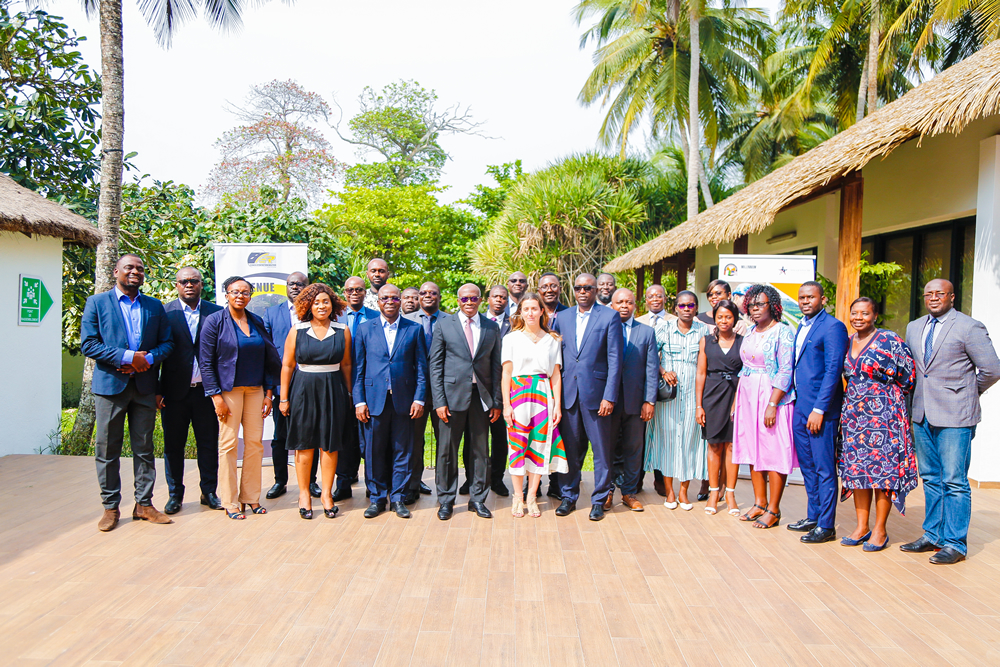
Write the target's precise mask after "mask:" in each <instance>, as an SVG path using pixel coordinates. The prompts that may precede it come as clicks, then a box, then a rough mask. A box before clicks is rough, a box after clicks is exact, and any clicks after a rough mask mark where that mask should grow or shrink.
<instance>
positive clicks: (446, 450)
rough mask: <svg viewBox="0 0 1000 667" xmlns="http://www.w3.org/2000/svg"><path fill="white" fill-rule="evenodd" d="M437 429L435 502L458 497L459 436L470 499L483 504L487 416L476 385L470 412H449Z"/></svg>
mask: <svg viewBox="0 0 1000 667" xmlns="http://www.w3.org/2000/svg"><path fill="white" fill-rule="evenodd" d="M438 429H440V430H439V433H440V434H441V445H440V446H439V447H438V452H437V470H436V471H435V478H436V482H437V495H438V502H439V503H441V504H444V503H454V502H455V496H457V495H458V450H459V446H460V445H461V444H462V436H465V455H466V456H465V457H464V458H465V466H466V467H465V476H466V479H469V480H471V483H470V485H469V495H470V499H471V500H473V501H474V502H484V501H485V500H486V494H487V493H488V492H489V489H490V487H489V484H490V446H489V434H490V413H489V412H486V411H484V410H483V404H482V401H481V400H480V398H479V388H478V387H477V386H476V385H475V384H473V385H472V401H471V403H470V405H469V409H468V410H459V411H455V412H452V413H451V416H450V417H449V418H448V421H447V422H444V421H442V422H441V423H440V424H439V425H438Z"/></svg>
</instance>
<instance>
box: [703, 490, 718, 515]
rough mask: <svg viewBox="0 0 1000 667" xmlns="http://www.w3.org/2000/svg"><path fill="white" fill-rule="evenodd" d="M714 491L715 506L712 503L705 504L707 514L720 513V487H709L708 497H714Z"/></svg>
mask: <svg viewBox="0 0 1000 667" xmlns="http://www.w3.org/2000/svg"><path fill="white" fill-rule="evenodd" d="M712 493H715V507H712V506H711V505H705V514H709V515H713V514H718V513H719V487H717V486H710V487H708V497H709V499H711V498H712Z"/></svg>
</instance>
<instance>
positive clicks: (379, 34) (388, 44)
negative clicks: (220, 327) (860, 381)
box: [47, 0, 779, 200]
mask: <svg viewBox="0 0 1000 667" xmlns="http://www.w3.org/2000/svg"><path fill="white" fill-rule="evenodd" d="M80 4H81V3H80V2H79V0H50V1H49V3H48V5H47V8H48V10H49V11H50V12H51V13H52V14H57V15H61V16H63V17H64V18H65V19H66V22H67V23H68V24H69V25H70V26H71V27H72V28H74V29H75V30H76V31H77V32H78V33H79V34H81V35H86V36H87V38H88V41H87V42H85V43H84V44H82V45H81V50H82V51H83V53H84V56H85V58H86V59H87V61H88V62H89V63H90V64H91V66H93V67H94V68H95V69H97V70H98V71H99V69H100V33H99V27H98V22H97V20H96V18H95V19H87V18H86V17H85V16H84V14H83V12H82V10H81V9H80ZM123 4H124V6H125V80H126V85H125V88H126V92H125V105H126V112H125V129H126V132H125V151H126V153H127V152H130V151H138V153H139V156H138V157H137V158H136V159H135V163H136V164H137V166H139V167H140V168H141V170H142V171H143V172H145V173H149V174H151V175H153V176H154V177H156V178H159V179H163V180H167V179H172V180H174V181H178V182H183V183H187V184H189V185H192V186H194V187H195V188H200V186H202V185H204V184H205V181H206V178H207V175H208V173H209V171H210V170H211V168H212V165H213V163H214V162H215V161H216V159H217V157H218V154H217V152H216V150H215V148H214V147H213V143H214V141H215V140H216V139H217V138H218V137H219V136H220V135H221V134H222V133H223V132H224V131H225V130H226V129H228V128H230V127H232V126H234V125H235V124H236V121H235V119H234V118H233V117H232V116H231V115H229V114H228V113H227V112H226V111H224V109H223V106H224V104H225V103H226V101H232V102H240V101H241V100H242V99H243V97H244V96H245V94H246V91H247V88H248V87H249V86H250V85H251V84H255V83H264V82H267V81H270V80H272V79H286V78H291V79H295V80H297V81H298V82H299V83H300V84H301V85H302V86H304V87H306V88H307V89H310V90H314V91H316V92H318V93H322V94H323V95H324V96H326V97H327V99H329V98H330V96H332V95H333V94H336V96H337V99H338V100H339V101H340V102H341V104H343V106H344V107H345V111H346V113H347V115H348V117H349V116H350V115H351V114H352V109H353V108H354V102H355V99H356V97H357V95H358V93H360V92H361V89H362V88H363V87H364V86H366V85H371V86H375V87H381V86H383V85H385V84H386V83H389V82H392V81H395V80H398V79H401V78H402V79H415V80H417V81H419V82H420V83H421V84H422V85H424V86H425V87H427V88H433V89H435V90H436V91H437V93H438V96H439V98H440V100H441V102H442V103H443V104H452V103H456V102H458V103H461V104H462V105H468V106H470V107H471V108H472V112H473V114H474V116H475V118H477V119H479V120H482V121H485V122H486V125H485V127H484V128H483V130H484V132H485V133H486V134H488V135H490V136H492V137H495V138H494V139H484V138H480V137H464V136H458V137H451V138H446V139H445V140H444V141H443V142H442V143H443V145H444V147H445V149H446V150H448V151H449V153H450V154H451V156H452V158H453V159H452V160H451V161H450V162H449V163H448V164H447V166H446V169H445V173H444V174H443V177H442V181H443V183H444V184H446V185H448V186H450V190H449V192H448V193H446V195H444V197H443V199H445V200H453V199H457V198H460V197H463V196H465V195H466V194H467V193H468V192H470V191H471V189H472V187H473V186H474V185H475V184H476V183H482V182H486V180H487V177H486V176H485V169H486V166H487V165H490V164H501V163H503V162H510V161H513V160H516V159H521V160H523V161H524V164H525V167H526V168H527V169H529V170H530V169H535V168H538V167H542V166H544V165H546V164H547V163H549V162H550V161H552V160H554V159H556V158H558V157H560V156H563V155H566V154H569V153H572V152H575V151H585V150H590V149H593V148H595V147H596V137H597V131H598V128H599V127H600V123H601V119H602V111H601V109H600V108H599V107H597V106H595V107H591V108H585V107H582V106H581V105H580V104H579V102H577V95H578V93H579V91H580V88H581V86H582V84H583V82H584V80H585V79H586V76H587V74H588V73H589V71H590V69H591V52H592V50H591V49H590V48H588V49H586V50H581V49H580V48H579V38H580V34H581V32H582V30H581V28H580V27H578V26H577V25H576V23H575V21H574V20H573V18H572V16H571V13H572V9H573V7H574V5H575V4H576V2H574V1H573V0H507V1H506V2H494V3H487V2H480V1H476V0H471V1H470V0H422V1H421V0H382V1H381V2H347V1H345V0H297V1H296V2H294V4H291V5H287V4H284V3H282V2H277V1H272V2H270V3H268V4H266V5H264V6H263V7H257V8H251V9H249V10H248V11H247V12H246V16H245V25H244V28H243V30H242V31H241V32H239V33H236V34H222V33H219V32H217V31H214V30H212V29H210V28H209V27H208V26H207V24H206V23H205V22H204V21H203V20H202V19H200V18H199V19H196V20H194V21H191V22H189V23H188V24H187V25H184V26H182V28H181V29H180V30H179V31H178V34H177V35H176V37H175V38H174V42H173V45H172V47H171V48H170V49H168V50H164V49H162V48H160V47H159V46H158V45H157V44H156V40H155V39H154V37H153V34H152V31H151V30H150V29H149V28H148V27H147V26H146V24H145V22H144V20H143V18H142V16H141V15H140V14H139V11H138V9H137V6H138V3H137V2H136V1H135V0H123ZM248 4H252V3H248ZM750 4H752V5H754V6H760V7H764V8H767V9H769V10H770V11H771V13H772V14H773V13H774V11H775V9H776V8H777V7H778V5H779V0H763V1H761V0H757V1H756V2H754V1H753V0H751V2H750ZM326 135H327V138H328V139H329V140H330V141H331V143H332V144H333V146H334V151H335V155H336V156H337V157H338V158H339V159H341V160H344V161H347V162H354V161H356V157H355V154H354V150H353V148H352V147H351V146H349V145H347V144H344V143H342V142H340V141H339V140H338V139H337V138H336V135H335V134H334V133H333V131H332V130H329V131H327V132H326Z"/></svg>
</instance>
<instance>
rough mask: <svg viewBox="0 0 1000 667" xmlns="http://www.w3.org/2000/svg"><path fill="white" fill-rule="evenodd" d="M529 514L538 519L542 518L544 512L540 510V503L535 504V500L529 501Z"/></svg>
mask: <svg viewBox="0 0 1000 667" xmlns="http://www.w3.org/2000/svg"><path fill="white" fill-rule="evenodd" d="M528 514H530V515H531V516H533V517H534V518H536V519H537V518H538V517H540V516H542V511H541V510H540V509H538V503H537V502H535V499H534V498H531V499H529V500H528Z"/></svg>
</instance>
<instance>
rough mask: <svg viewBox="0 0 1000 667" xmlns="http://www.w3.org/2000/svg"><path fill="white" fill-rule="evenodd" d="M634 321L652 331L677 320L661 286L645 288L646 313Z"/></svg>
mask: <svg viewBox="0 0 1000 667" xmlns="http://www.w3.org/2000/svg"><path fill="white" fill-rule="evenodd" d="M635 319H636V321H637V322H641V323H642V324H648V325H649V326H651V327H653V328H654V329H655V328H656V327H657V325H659V324H666V323H667V322H670V321H671V320H676V319H677V316H676V315H674V314H673V313H670V312H668V311H667V290H665V289H663V285H650V286H649V287H647V288H646V312H645V313H643V314H642V315H640V316H639V317H637V318H635ZM664 495H665V494H664Z"/></svg>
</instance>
